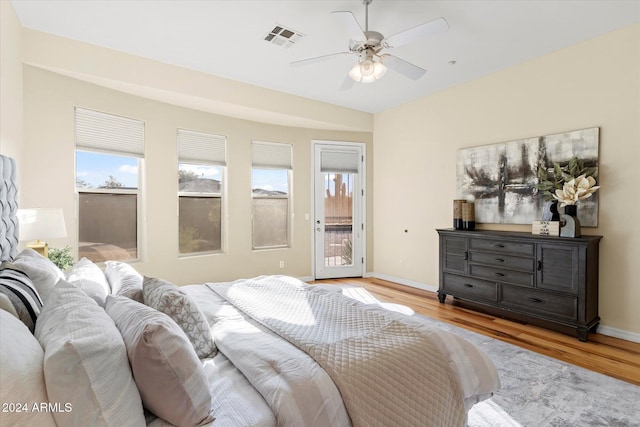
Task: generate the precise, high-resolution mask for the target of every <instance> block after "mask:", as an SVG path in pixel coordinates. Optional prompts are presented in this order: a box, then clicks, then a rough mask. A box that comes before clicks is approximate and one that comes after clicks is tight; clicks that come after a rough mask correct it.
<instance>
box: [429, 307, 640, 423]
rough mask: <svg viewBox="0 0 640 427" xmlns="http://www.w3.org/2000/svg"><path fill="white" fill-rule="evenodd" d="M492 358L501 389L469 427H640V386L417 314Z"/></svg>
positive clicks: (481, 407) (477, 410)
mask: <svg viewBox="0 0 640 427" xmlns="http://www.w3.org/2000/svg"><path fill="white" fill-rule="evenodd" d="M421 317H423V318H425V319H427V321H428V322H430V323H433V324H434V325H437V326H438V327H440V328H442V329H444V330H447V331H450V332H453V333H455V334H457V335H460V336H462V337H463V338H465V339H466V340H468V341H470V342H472V343H474V344H475V345H477V346H478V347H480V348H481V349H482V350H484V351H485V352H486V353H487V355H488V356H489V357H490V358H491V360H493V363H495V365H496V368H497V369H498V372H499V374H500V381H501V383H502V389H501V390H500V391H499V392H497V393H496V394H495V395H494V396H493V397H492V398H491V399H489V400H486V401H484V402H480V403H478V404H476V405H475V406H474V407H473V408H471V411H470V412H469V422H468V425H469V427H517V426H522V427H543V426H553V427H586V426H612V427H613V426H615V427H623V426H624V427H630V426H636V427H637V426H640V386H636V385H633V384H630V383H627V382H624V381H621V380H617V379H615V378H611V377H608V376H606V375H602V374H599V373H596V372H593V371H589V370H587V369H584V368H581V367H579V366H575V365H572V364H570V363H566V362H562V361H560V360H556V359H553V358H550V357H547V356H544V355H541V354H538V353H534V352H532V351H529V350H525V349H522V348H520V347H517V346H515V345H512V344H508V343H505V342H502V341H498V340H496V339H493V338H489V337H486V336H484V335H480V334H476V333H474V332H471V331H468V330H466V329H462V328H459V327H456V326H453V325H450V324H447V323H443V322H439V321H436V320H433V319H431V318H428V317H425V316H421Z"/></svg>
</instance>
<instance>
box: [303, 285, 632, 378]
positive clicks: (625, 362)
mask: <svg viewBox="0 0 640 427" xmlns="http://www.w3.org/2000/svg"><path fill="white" fill-rule="evenodd" d="M313 283H325V284H330V283H334V284H341V285H352V286H360V287H363V288H365V289H366V290H367V291H369V292H370V293H371V294H372V295H374V296H375V297H376V298H378V299H379V300H381V301H384V302H391V303H396V304H402V305H406V306H408V307H411V308H412V309H413V310H414V311H415V312H417V313H420V314H422V315H424V316H428V317H431V318H433V319H437V320H440V321H443V322H449V323H452V324H454V325H456V326H459V327H462V328H466V329H469V330H471V331H474V332H477V333H480V334H484V335H486V336H489V337H491V338H495V339H499V340H501V341H505V342H508V343H511V344H514V345H517V346H520V347H523V348H526V349H528V350H531V351H535V352H537V353H541V354H544V355H547V356H550V357H553V358H556V359H559V360H563V361H565V362H569V363H573V364H575V365H578V366H582V367H584V368H587V369H590V370H593V371H596V372H599V373H602V374H605V375H609V376H612V377H614V378H618V379H621V380H623V381H627V382H630V383H632V384H636V385H639V386H640V343H634V342H631V341H626V340H622V339H618V338H613V337H609V336H606V335H602V334H589V341H588V342H580V341H578V339H577V338H575V337H571V336H569V335H564V334H561V333H558V332H554V331H550V330H547V329H543V328H539V327H536V326H532V325H526V324H521V323H518V322H512V321H509V320H505V319H502V318H499V317H495V316H491V315H487V314H482V313H479V312H476V311H473V310H468V309H464V308H461V307H458V306H455V305H454V304H453V303H452V302H451V298H447V302H446V303H445V304H440V303H439V302H438V297H437V295H436V294H435V293H433V292H429V291H424V290H422V289H416V288H412V287H409V286H403V285H399V284H397V283H392V282H388V281H385V280H381V279H375V278H354V279H334V280H319V281H316V282H313Z"/></svg>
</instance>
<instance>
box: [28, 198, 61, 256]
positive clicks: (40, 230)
mask: <svg viewBox="0 0 640 427" xmlns="http://www.w3.org/2000/svg"><path fill="white" fill-rule="evenodd" d="M18 222H19V224H20V240H21V241H25V240H26V241H29V242H31V243H28V244H27V247H28V248H31V249H33V250H35V251H36V252H38V253H40V254H41V255H42V256H44V257H48V256H49V245H48V244H47V242H44V241H41V240H40V239H59V238H63V237H67V229H66V227H65V225H64V215H63V214H62V209H61V208H36V209H18Z"/></svg>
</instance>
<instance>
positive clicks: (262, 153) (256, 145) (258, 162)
mask: <svg viewBox="0 0 640 427" xmlns="http://www.w3.org/2000/svg"><path fill="white" fill-rule="evenodd" d="M291 153H292V146H291V144H282V143H279V142H262V141H253V143H252V145H251V157H252V164H253V167H254V168H268V169H293V166H292V162H291Z"/></svg>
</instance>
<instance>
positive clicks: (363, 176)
mask: <svg viewBox="0 0 640 427" xmlns="http://www.w3.org/2000/svg"><path fill="white" fill-rule="evenodd" d="M318 145H327V146H335V147H342V148H354V147H355V148H358V149H359V150H360V153H361V156H362V158H361V162H360V165H361V167H360V172H359V175H360V188H361V190H362V191H361V195H360V197H359V199H360V209H359V210H360V216H361V220H362V225H361V227H362V228H361V231H362V233H361V236H362V237H361V239H360V245H361V248H360V254H361V258H362V262H361V267H360V276H361V277H364V276H365V274H366V265H367V146H366V144H365V143H364V142H353V141H328V140H321V139H314V140H311V165H312V167H311V218H310V233H311V274H312V277H313V279H314V280H315V279H317V276H316V274H317V272H316V260H317V254H316V248H317V245H316V236H317V234H316V231H315V230H316V227H315V222H316V217H315V216H316V147H317V146H318Z"/></svg>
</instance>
